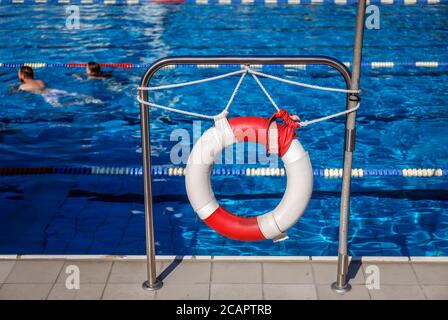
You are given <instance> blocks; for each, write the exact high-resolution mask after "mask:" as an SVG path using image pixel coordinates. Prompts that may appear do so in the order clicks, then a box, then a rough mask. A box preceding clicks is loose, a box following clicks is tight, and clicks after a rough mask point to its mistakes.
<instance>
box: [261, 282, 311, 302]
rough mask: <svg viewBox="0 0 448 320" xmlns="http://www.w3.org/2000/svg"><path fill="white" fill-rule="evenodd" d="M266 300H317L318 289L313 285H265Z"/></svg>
mask: <svg viewBox="0 0 448 320" xmlns="http://www.w3.org/2000/svg"><path fill="white" fill-rule="evenodd" d="M263 290H264V299H266V300H316V299H317V291H316V287H315V286H314V285H312V284H264V285H263Z"/></svg>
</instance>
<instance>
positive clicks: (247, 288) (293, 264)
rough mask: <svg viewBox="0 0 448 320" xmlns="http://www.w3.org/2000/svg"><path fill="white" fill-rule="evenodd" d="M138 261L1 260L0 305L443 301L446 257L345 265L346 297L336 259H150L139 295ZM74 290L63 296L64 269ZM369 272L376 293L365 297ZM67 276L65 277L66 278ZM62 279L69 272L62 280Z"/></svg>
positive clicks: (447, 287) (447, 295)
mask: <svg viewBox="0 0 448 320" xmlns="http://www.w3.org/2000/svg"><path fill="white" fill-rule="evenodd" d="M145 261H146V260H145V257H144V256H125V257H123V256H42V255H41V256H1V255H0V299H50V300H53V299H69V300H71V299H104V300H113V299H150V300H152V299H159V300H164V299H200V300H207V299H223V300H226V299H265V300H275V299H294V300H295V299H298V300H302V299H312V300H314V299H344V300H345V299H362V300H364V299H419V300H420V299H448V258H447V257H439V258H438V257H433V258H430V257H362V258H356V257H355V258H352V259H351V262H350V267H349V278H350V283H351V285H352V287H353V289H352V290H351V291H350V292H348V293H346V294H345V295H340V294H336V293H334V292H333V291H332V290H331V289H330V284H331V283H332V282H333V281H334V280H335V275H336V257H210V256H198V257H187V256H185V257H168V256H160V257H157V268H158V273H159V278H161V279H162V280H163V282H164V286H163V287H162V288H161V289H160V290H158V291H145V290H143V289H142V282H143V281H144V280H145V279H146V264H145ZM70 265H75V266H77V267H78V268H79V271H80V288H79V289H67V287H66V280H67V277H69V276H70V274H67V273H66V271H67V266H70ZM371 265H375V266H376V267H378V269H377V270H379V271H380V273H379V275H380V277H379V283H380V288H379V289H370V290H369V289H368V288H367V287H366V277H368V278H371V276H370V275H371V270H375V267H373V268H372V267H369V266H371ZM69 270H70V268H69V269H68V271H69ZM69 273H70V272H69Z"/></svg>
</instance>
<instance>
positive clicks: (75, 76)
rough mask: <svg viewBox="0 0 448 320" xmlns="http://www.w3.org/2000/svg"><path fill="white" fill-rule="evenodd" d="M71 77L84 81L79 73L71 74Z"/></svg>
mask: <svg viewBox="0 0 448 320" xmlns="http://www.w3.org/2000/svg"><path fill="white" fill-rule="evenodd" d="M72 77H73V78H75V79H77V80H79V81H84V79H83V78H82V77H81V76H80V75H79V74H72Z"/></svg>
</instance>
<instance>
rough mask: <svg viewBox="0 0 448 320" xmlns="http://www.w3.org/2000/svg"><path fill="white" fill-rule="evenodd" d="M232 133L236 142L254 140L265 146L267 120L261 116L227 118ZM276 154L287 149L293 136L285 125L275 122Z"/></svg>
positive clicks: (282, 153) (280, 154) (281, 154)
mask: <svg viewBox="0 0 448 320" xmlns="http://www.w3.org/2000/svg"><path fill="white" fill-rule="evenodd" d="M229 124H230V126H231V127H232V131H233V134H234V135H235V137H236V139H237V141H238V142H255V143H260V144H263V145H265V146H267V143H268V141H267V140H268V139H267V134H268V129H269V124H270V122H269V120H268V119H265V118H261V117H238V118H232V119H229ZM277 130H278V154H279V156H280V157H283V155H284V154H285V153H286V151H288V149H289V146H290V145H291V142H292V141H293V140H294V139H295V136H291V134H290V130H288V128H287V126H284V125H281V124H279V123H277Z"/></svg>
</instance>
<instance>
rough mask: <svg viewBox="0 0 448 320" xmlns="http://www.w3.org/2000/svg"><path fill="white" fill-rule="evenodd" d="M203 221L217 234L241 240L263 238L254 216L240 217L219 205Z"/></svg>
mask: <svg viewBox="0 0 448 320" xmlns="http://www.w3.org/2000/svg"><path fill="white" fill-rule="evenodd" d="M204 222H205V223H206V224H207V225H208V226H209V227H210V228H212V229H214V230H215V231H216V232H218V233H219V234H221V235H223V236H225V237H228V238H231V239H234V240H241V241H259V240H265V239H266V238H265V237H264V236H263V233H262V232H261V230H260V227H259V226H258V221H257V218H256V217H240V216H237V215H235V214H233V213H231V212H229V211H227V210H226V209H224V208H222V207H221V206H220V207H218V209H216V210H215V211H214V212H213V213H212V214H211V215H210V217H208V218H207V219H205V220H204Z"/></svg>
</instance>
